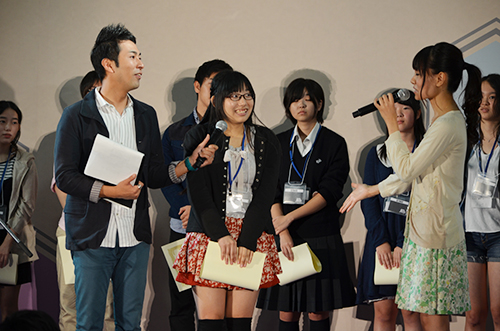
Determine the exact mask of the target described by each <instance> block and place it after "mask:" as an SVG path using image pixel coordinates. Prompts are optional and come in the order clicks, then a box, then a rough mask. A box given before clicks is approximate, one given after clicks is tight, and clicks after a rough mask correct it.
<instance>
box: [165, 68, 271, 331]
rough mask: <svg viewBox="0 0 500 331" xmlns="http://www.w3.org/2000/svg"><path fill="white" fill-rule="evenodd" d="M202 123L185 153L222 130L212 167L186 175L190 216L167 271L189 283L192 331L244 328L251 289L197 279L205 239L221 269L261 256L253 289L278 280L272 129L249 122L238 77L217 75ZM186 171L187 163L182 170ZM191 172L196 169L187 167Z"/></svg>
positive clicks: (249, 90) (244, 83) (248, 89)
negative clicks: (194, 319)
mask: <svg viewBox="0 0 500 331" xmlns="http://www.w3.org/2000/svg"><path fill="white" fill-rule="evenodd" d="M210 94H211V105H210V107H209V109H208V110H207V113H206V114H205V117H204V119H203V122H202V123H201V124H200V125H198V126H196V127H194V128H193V129H191V131H189V132H188V133H187V135H186V138H185V140H184V148H185V152H186V155H191V154H192V152H193V151H194V149H195V148H196V146H198V144H199V142H200V141H202V140H203V139H204V138H205V136H206V135H207V134H209V133H211V132H212V131H213V128H214V125H215V123H216V122H218V121H220V120H224V121H225V122H226V123H227V129H226V130H225V132H224V135H223V136H222V138H221V139H219V141H217V142H216V144H217V145H218V147H219V149H218V151H217V152H216V154H215V159H214V161H213V163H212V164H211V165H210V166H208V167H204V168H201V169H199V170H196V171H190V172H189V173H188V175H187V176H188V177H187V181H188V185H187V186H188V194H189V198H190V201H191V205H192V208H191V213H190V216H189V222H188V226H187V235H186V240H185V242H184V245H183V246H182V248H181V251H180V253H179V254H178V256H177V259H176V262H175V265H174V267H175V268H176V269H177V270H178V271H179V275H178V277H177V281H180V282H183V283H185V284H189V285H192V286H193V293H194V296H195V302H196V309H197V315H198V319H199V320H198V330H217V331H219V330H223V329H224V325H226V327H227V329H228V330H229V331H231V330H238V331H240V330H242V331H245V330H247V331H249V330H250V324H251V318H252V314H253V310H254V307H255V301H256V299H257V295H258V291H251V290H247V289H244V288H239V287H236V286H232V285H229V284H224V283H220V282H215V281H210V280H206V279H203V278H200V271H201V266H202V263H203V259H204V256H205V252H206V248H207V245H208V242H209V241H210V240H211V241H215V242H217V243H218V245H219V247H220V250H221V259H222V260H224V261H225V263H226V264H238V265H239V266H240V267H241V268H245V267H246V266H247V265H248V264H249V263H251V261H252V257H253V254H254V252H262V253H266V254H267V255H266V259H265V262H264V270H263V274H262V278H261V282H260V287H261V288H263V287H269V286H273V285H275V284H277V283H278V279H277V277H276V274H277V273H279V272H281V268H280V264H279V258H278V251H277V249H276V244H275V241H274V237H273V233H274V229H273V224H272V220H271V215H270V212H269V210H270V209H271V205H272V203H273V201H274V192H275V190H276V185H277V178H278V171H279V164H280V160H279V155H280V146H279V143H278V141H277V139H276V136H275V135H274V134H273V133H272V132H271V130H269V129H267V128H265V127H263V126H260V125H256V124H255V123H254V121H255V118H256V116H255V113H254V105H255V92H254V90H253V87H252V85H251V84H250V81H249V80H248V78H247V77H245V76H244V75H243V74H241V73H239V72H234V71H222V72H220V73H218V74H217V75H216V76H215V77H214V79H213V81H212V86H211V92H210ZM188 168H189V166H188ZM191 170H195V169H191Z"/></svg>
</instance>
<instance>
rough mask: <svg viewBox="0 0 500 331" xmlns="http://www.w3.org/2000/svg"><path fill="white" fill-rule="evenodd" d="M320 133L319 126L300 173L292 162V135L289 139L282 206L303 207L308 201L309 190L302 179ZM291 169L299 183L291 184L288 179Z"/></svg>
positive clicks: (293, 145) (293, 143) (293, 144)
mask: <svg viewBox="0 0 500 331" xmlns="http://www.w3.org/2000/svg"><path fill="white" fill-rule="evenodd" d="M320 131H321V126H320V127H319V129H318V132H317V133H316V138H315V139H314V143H313V145H312V146H311V150H310V151H309V153H307V156H306V162H305V164H304V168H303V169H302V173H301V172H300V171H299V170H298V169H297V167H296V166H295V163H294V162H293V150H294V147H295V142H294V141H293V134H292V137H291V138H290V170H289V171H288V182H287V183H285V187H284V190H283V204H284V205H303V204H305V203H306V202H307V201H308V200H309V191H310V190H309V188H308V187H307V185H306V184H305V183H304V178H305V176H306V171H307V166H308V165H309V160H310V159H311V154H312V152H313V149H314V145H316V141H317V140H318V135H319V132H320ZM292 168H293V170H295V173H296V174H297V175H298V176H299V178H300V182H292V181H290V178H291V176H292Z"/></svg>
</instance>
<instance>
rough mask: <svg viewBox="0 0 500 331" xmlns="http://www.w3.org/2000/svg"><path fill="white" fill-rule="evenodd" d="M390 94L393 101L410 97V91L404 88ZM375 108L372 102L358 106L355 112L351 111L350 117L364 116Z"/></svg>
mask: <svg viewBox="0 0 500 331" xmlns="http://www.w3.org/2000/svg"><path fill="white" fill-rule="evenodd" d="M392 96H393V97H394V102H399V101H406V100H408V99H409V98H410V91H408V90H407V89H405V88H402V89H400V90H397V91H394V92H392ZM376 110H377V107H375V105H374V104H373V103H371V104H369V105H366V106H364V107H362V108H359V109H358V110H356V111H355V112H353V113H352V117H354V118H356V117H359V116H365V115H366V114H370V113H373V112H374V111H376Z"/></svg>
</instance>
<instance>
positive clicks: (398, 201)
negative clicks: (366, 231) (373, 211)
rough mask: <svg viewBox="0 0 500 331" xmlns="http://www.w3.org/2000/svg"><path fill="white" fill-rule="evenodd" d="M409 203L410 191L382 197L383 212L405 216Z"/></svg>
mask: <svg viewBox="0 0 500 331" xmlns="http://www.w3.org/2000/svg"><path fill="white" fill-rule="evenodd" d="M409 205H410V192H405V193H403V194H398V195H395V196H392V197H387V198H385V199H384V212H386V213H393V214H397V215H401V216H406V213H407V211H408V206H409Z"/></svg>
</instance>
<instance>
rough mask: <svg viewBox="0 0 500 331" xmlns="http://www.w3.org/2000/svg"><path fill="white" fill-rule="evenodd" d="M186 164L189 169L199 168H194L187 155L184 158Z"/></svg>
mask: <svg viewBox="0 0 500 331" xmlns="http://www.w3.org/2000/svg"><path fill="white" fill-rule="evenodd" d="M184 164H185V165H186V168H187V169H188V170H189V171H196V170H198V168H193V166H192V165H191V162H189V157H187V158H186V159H184Z"/></svg>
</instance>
